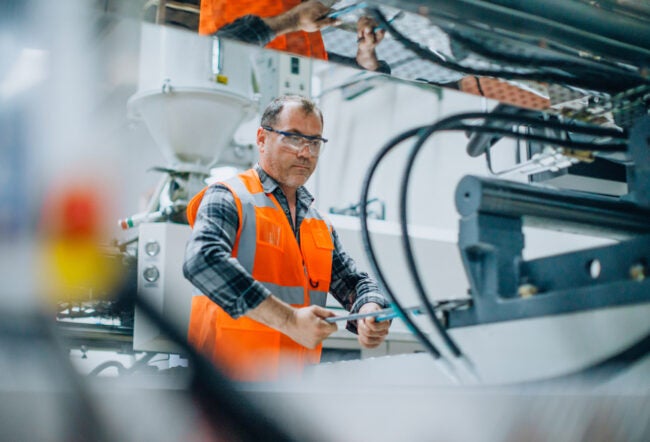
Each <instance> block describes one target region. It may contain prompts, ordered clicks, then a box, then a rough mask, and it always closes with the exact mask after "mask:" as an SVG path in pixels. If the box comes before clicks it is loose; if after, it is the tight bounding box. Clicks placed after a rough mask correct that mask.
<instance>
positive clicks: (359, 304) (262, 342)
mask: <svg viewBox="0 0 650 442" xmlns="http://www.w3.org/2000/svg"><path fill="white" fill-rule="evenodd" d="M322 131H323V116H322V113H321V111H320V110H319V109H318V108H317V107H316V105H315V104H314V103H313V102H312V101H310V100H308V99H307V98H305V97H302V96H298V95H285V96H281V97H278V98H276V99H274V100H273V101H272V102H271V103H270V104H269V105H268V106H267V108H266V110H265V111H264V113H263V115H262V118H261V123H260V127H258V129H257V146H258V149H259V162H258V164H257V165H256V166H255V167H254V168H252V169H249V170H247V171H245V172H243V173H241V174H239V175H237V176H235V177H233V178H230V179H228V180H226V181H223V182H221V183H217V184H213V185H210V186H208V187H206V188H205V189H203V190H202V191H201V192H200V193H199V194H198V195H196V196H195V197H194V198H193V199H192V201H191V202H190V204H189V205H188V208H187V215H188V221H189V223H190V225H192V226H193V230H192V235H191V237H190V239H189V241H188V244H187V248H186V253H185V261H184V265H183V273H184V275H185V277H186V278H187V279H188V280H189V281H190V282H191V283H192V284H193V285H194V286H195V287H196V288H197V289H198V290H200V292H201V293H202V295H198V296H194V297H193V300H192V310H191V317H190V326H189V331H188V337H189V340H190V342H191V343H192V344H193V345H195V346H196V347H197V348H198V349H199V350H200V351H202V352H204V354H206V355H207V356H208V357H210V358H211V359H212V360H213V361H214V362H215V363H216V364H217V365H218V366H219V367H220V368H222V369H223V370H224V372H225V373H226V374H227V375H228V376H229V377H231V378H232V379H235V380H240V381H260V380H274V379H277V378H278V377H279V376H280V375H281V374H282V373H284V370H289V371H292V372H301V371H302V370H303V369H304V367H305V366H307V365H308V364H316V363H318V362H319V360H320V354H321V348H322V341H323V340H324V339H325V338H327V337H328V336H329V335H330V334H332V333H333V332H334V331H336V330H337V327H336V325H335V324H333V323H329V322H327V321H326V320H325V319H326V318H329V317H332V316H335V313H334V312H333V311H331V310H328V309H326V308H325V299H326V296H327V293H328V292H329V293H331V294H332V295H333V296H334V297H335V298H336V299H337V300H338V301H339V302H340V303H341V305H342V306H343V307H344V308H345V309H346V310H348V311H350V312H351V313H367V312H373V311H378V310H380V309H383V308H385V307H387V305H388V303H387V301H386V299H385V298H384V296H382V295H381V294H380V292H379V289H378V286H377V284H376V282H375V281H373V280H372V279H371V278H370V277H369V276H368V275H367V274H366V273H364V272H361V271H359V270H358V269H357V267H356V265H355V263H354V261H353V260H352V259H351V258H350V257H349V256H348V255H347V254H346V252H345V251H344V250H343V248H342V246H341V243H340V241H339V238H338V236H337V234H336V231H335V230H334V228H333V226H332V225H331V224H330V223H329V222H328V220H327V219H326V218H325V217H324V216H323V215H322V214H321V213H320V212H319V211H318V210H316V208H314V206H313V201H314V198H313V197H312V195H311V194H310V193H309V191H307V189H306V188H305V187H304V186H303V185H304V184H305V182H306V181H307V180H308V179H309V177H310V176H311V174H312V173H313V172H314V169H315V168H316V165H317V163H318V158H319V155H320V153H321V152H322V150H323V146H324V143H326V142H327V140H325V139H323V138H322ZM389 327H390V322H389V321H380V322H376V321H375V320H374V318H364V319H360V320H358V321H348V323H347V329H348V330H350V331H352V332H353V333H356V334H358V340H359V343H360V345H361V346H363V347H365V348H374V347H377V346H378V345H380V344H381V343H382V342H383V341H384V339H385V337H386V335H387V334H388V330H389Z"/></svg>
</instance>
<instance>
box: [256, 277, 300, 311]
mask: <svg viewBox="0 0 650 442" xmlns="http://www.w3.org/2000/svg"><path fill="white" fill-rule="evenodd" d="M262 285H263V286H264V287H266V288H267V289H269V290H270V291H271V293H273V295H274V296H275V297H277V298H280V299H282V300H283V301H284V302H286V303H287V304H293V305H301V306H302V305H304V304H305V288H304V287H302V286H297V287H286V286H282V285H278V284H273V283H271V282H263V283H262Z"/></svg>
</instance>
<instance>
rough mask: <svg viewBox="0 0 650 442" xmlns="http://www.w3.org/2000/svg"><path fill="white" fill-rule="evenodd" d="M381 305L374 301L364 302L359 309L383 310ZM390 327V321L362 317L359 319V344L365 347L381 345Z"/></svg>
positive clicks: (362, 310)
mask: <svg viewBox="0 0 650 442" xmlns="http://www.w3.org/2000/svg"><path fill="white" fill-rule="evenodd" d="M381 309H382V308H381V306H379V305H378V304H375V303H374V302H369V303H367V304H364V305H362V306H361V308H360V309H359V313H370V312H376V311H379V310H381ZM389 328H390V321H381V322H377V321H375V318H374V317H371V318H362V319H358V320H357V332H358V333H359V336H358V339H359V344H361V346H362V347H364V348H375V347H377V346H379V344H381V343H382V342H384V339H386V335H388V329H389Z"/></svg>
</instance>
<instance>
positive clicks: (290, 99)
mask: <svg viewBox="0 0 650 442" xmlns="http://www.w3.org/2000/svg"><path fill="white" fill-rule="evenodd" d="M285 103H300V104H301V107H302V110H303V111H304V112H305V114H307V115H311V114H315V115H318V116H319V117H320V122H321V124H323V113H322V112H321V110H320V109H319V108H318V106H316V103H314V102H313V101H311V100H310V99H309V98H307V97H303V96H302V95H280V96H279V97H277V98H274V99H273V100H272V101H271V102H270V103H269V104H268V106H266V109H264V113H263V114H262V121H261V122H260V126H269V127H273V126H274V125H275V123H277V122H278V115H280V112H282V109H283V108H284V104H285Z"/></svg>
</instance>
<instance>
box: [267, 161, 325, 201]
mask: <svg viewBox="0 0 650 442" xmlns="http://www.w3.org/2000/svg"><path fill="white" fill-rule="evenodd" d="M255 171H256V172H257V174H258V175H259V177H260V181H261V182H262V188H263V189H264V193H274V192H275V191H276V190H280V191H282V189H280V185H279V184H278V182H277V181H276V180H275V179H274V178H272V177H271V176H270V175H269V174H268V173H266V172H265V171H264V169H262V167H261V166H260V165H259V163H258V164H256V165H255ZM296 197H297V199H298V201H300V202H301V203H302V204H304V205H305V206H306V207H309V206H310V205H311V203H312V202H314V197H313V196H312V194H311V193H310V192H309V191H308V190H307V189H306V188H305V186H300V187H298V190H297V191H296Z"/></svg>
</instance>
